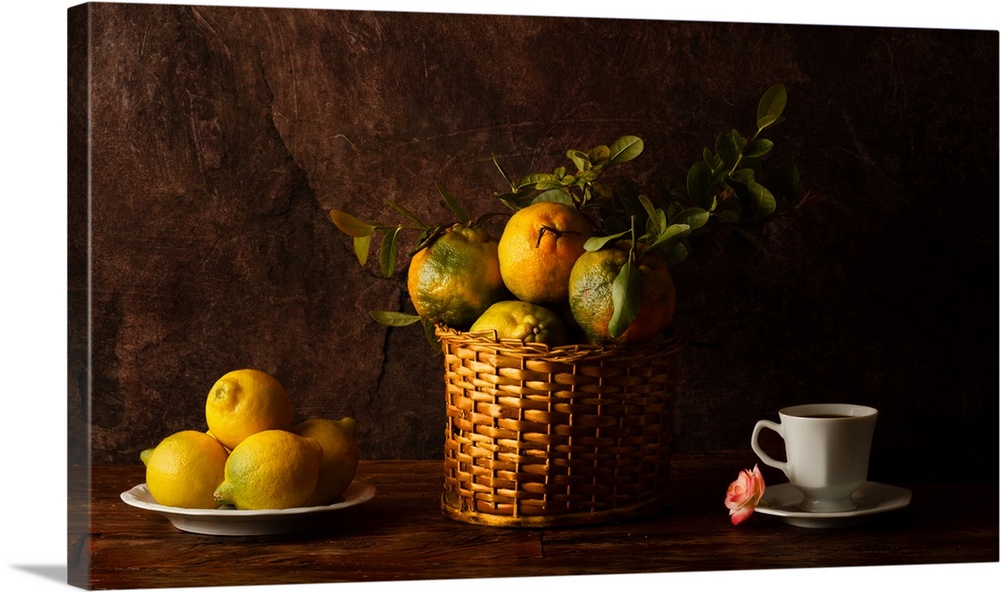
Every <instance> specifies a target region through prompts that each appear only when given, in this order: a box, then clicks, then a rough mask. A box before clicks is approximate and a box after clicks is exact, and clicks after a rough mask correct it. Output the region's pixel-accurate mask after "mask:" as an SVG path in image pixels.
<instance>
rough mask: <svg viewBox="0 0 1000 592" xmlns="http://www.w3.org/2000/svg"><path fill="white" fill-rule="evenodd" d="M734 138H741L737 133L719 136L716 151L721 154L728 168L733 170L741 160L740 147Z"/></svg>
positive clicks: (716, 141)
mask: <svg viewBox="0 0 1000 592" xmlns="http://www.w3.org/2000/svg"><path fill="white" fill-rule="evenodd" d="M734 136H739V134H737V133H736V132H735V131H733V132H730V133H728V134H719V137H718V138H716V140H715V150H716V152H718V153H719V157H720V158H721V159H722V162H723V164H725V165H726V168H729V169H731V168H733V167H734V166H736V163H737V162H739V160H740V147H739V146H738V145H737V143H736V140H735V138H734Z"/></svg>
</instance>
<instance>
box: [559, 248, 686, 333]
mask: <svg viewBox="0 0 1000 592" xmlns="http://www.w3.org/2000/svg"><path fill="white" fill-rule="evenodd" d="M628 261H629V243H628V242H627V241H621V242H619V243H617V244H615V245H612V246H610V247H606V248H603V249H600V250H597V251H587V252H586V253H584V254H583V255H581V256H580V258H579V259H577V260H576V263H575V264H574V265H573V271H572V272H571V273H570V276H569V306H570V311H571V312H572V314H573V318H574V319H575V320H576V322H577V324H579V326H580V328H581V329H582V330H583V332H584V334H586V336H587V339H588V340H589V341H590V342H591V343H596V344H609V343H643V342H646V341H649V340H651V339H652V338H654V337H656V336H657V335H659V334H661V333H663V332H664V331H665V330H666V329H667V328H668V327H670V325H671V323H672V322H673V319H674V311H675V309H676V306H677V295H676V292H675V290H674V282H673V278H672V277H671V275H670V269H669V267H667V261H666V260H665V259H664V258H663V257H662V256H661V255H660V254H659V253H658V252H656V251H645V252H643V253H642V254H641V255H640V256H639V257H638V259H637V261H636V262H635V263H634V270H635V273H636V274H637V277H636V276H634V277H633V279H636V281H637V283H638V288H639V295H638V301H637V302H636V303H634V304H638V307H637V310H636V311H634V312H635V316H634V318H633V319H632V321H631V323H630V324H629V325H628V327H627V329H625V330H624V331H623V332H621V333H620V334H618V335H613V334H612V332H611V327H612V319H613V318H614V315H615V302H614V292H615V284H616V282H618V281H620V280H619V277H620V275H621V274H622V270H623V266H624V265H625V264H626V263H627V262H628Z"/></svg>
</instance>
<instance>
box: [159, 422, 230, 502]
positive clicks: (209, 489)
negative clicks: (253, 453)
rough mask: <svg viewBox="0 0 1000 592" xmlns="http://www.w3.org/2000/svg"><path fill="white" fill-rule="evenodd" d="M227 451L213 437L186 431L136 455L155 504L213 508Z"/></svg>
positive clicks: (222, 475) (168, 437) (221, 478)
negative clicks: (143, 469) (142, 466)
mask: <svg viewBox="0 0 1000 592" xmlns="http://www.w3.org/2000/svg"><path fill="white" fill-rule="evenodd" d="M227 456H228V453H227V452H226V449H225V448H223V447H222V444H220V443H219V441H218V440H216V439H215V438H213V437H211V436H209V435H207V434H205V433H204V432H197V431H194V430H185V431H182V432H177V433H175V434H171V435H170V436H167V437H166V438H164V439H163V440H162V441H161V442H160V443H159V444H157V445H156V447H155V448H152V449H147V450H143V451H142V453H141V454H140V455H139V458H140V459H141V460H142V462H143V464H145V465H146V487H147V488H149V494H150V495H152V496H153V499H154V500H156V503H158V504H161V505H164V506H175V507H179V508H215V507H218V505H219V503H218V502H217V501H215V498H214V497H213V493H214V492H215V489H216V488H217V487H218V486H219V484H220V483H222V481H223V478H224V472H225V466H226V459H227Z"/></svg>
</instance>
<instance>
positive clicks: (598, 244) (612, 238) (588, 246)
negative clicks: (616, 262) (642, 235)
mask: <svg viewBox="0 0 1000 592" xmlns="http://www.w3.org/2000/svg"><path fill="white" fill-rule="evenodd" d="M630 232H631V230H624V231H622V232H616V233H615V234H609V235H607V236H592V237H590V238H588V239H587V242H585V243H583V249H584V250H585V251H600V250H601V249H603V248H604V247H605V246H606V245H607V244H608V243H612V242H616V241H618V240H619V239H621V237H623V236H625V235H626V234H629V233H630Z"/></svg>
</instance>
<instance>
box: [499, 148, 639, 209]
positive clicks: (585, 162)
mask: <svg viewBox="0 0 1000 592" xmlns="http://www.w3.org/2000/svg"><path fill="white" fill-rule="evenodd" d="M642 150H643V143H642V140H641V139H640V138H637V137H635V136H622V137H621V138H618V139H617V140H616V141H615V142H614V143H613V144H611V146H604V145H601V146H596V147H594V148H591V149H590V150H587V151H586V152H585V151H583V150H572V149H571V150H567V151H566V157H567V158H568V159H569V160H570V161H571V162H572V163H573V166H574V167H575V169H576V170H575V171H573V170H571V169H568V168H566V167H565V166H560V167H556V168H555V169H554V170H553V171H552V172H551V173H549V172H544V173H531V174H528V175H524V176H522V177H515V176H513V175H511V174H510V173H509V172H507V171H506V170H505V169H504V168H503V166H502V165H501V164H500V162H499V161H498V160H497V157H496V155H495V154H492V155H491V156H492V158H493V164H494V165H496V167H497V169H498V170H499V171H500V174H501V175H502V176H503V178H504V179H505V180H506V181H507V184H508V185H510V190H509V191H505V192H502V193H497V194H496V196H497V198H499V199H500V201H501V202H503V203H504V204H505V205H506V206H507V207H509V208H510V209H512V210H515V211H516V210H519V209H521V208H523V207H525V206H527V205H529V204H531V203H534V202H537V201H555V202H560V203H564V204H568V205H573V206H576V207H577V208H580V209H583V208H584V207H585V206H587V205H588V204H589V203H590V202H592V201H594V200H596V199H600V198H609V197H611V196H612V195H613V194H614V189H613V188H612V187H611V186H609V185H607V184H606V183H604V182H602V181H601V175H602V174H604V172H606V171H607V169H609V168H611V167H613V166H617V165H620V164H622V163H625V162H628V161H630V160H633V159H634V158H635V157H637V156H639V154H641V153H642Z"/></svg>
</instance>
